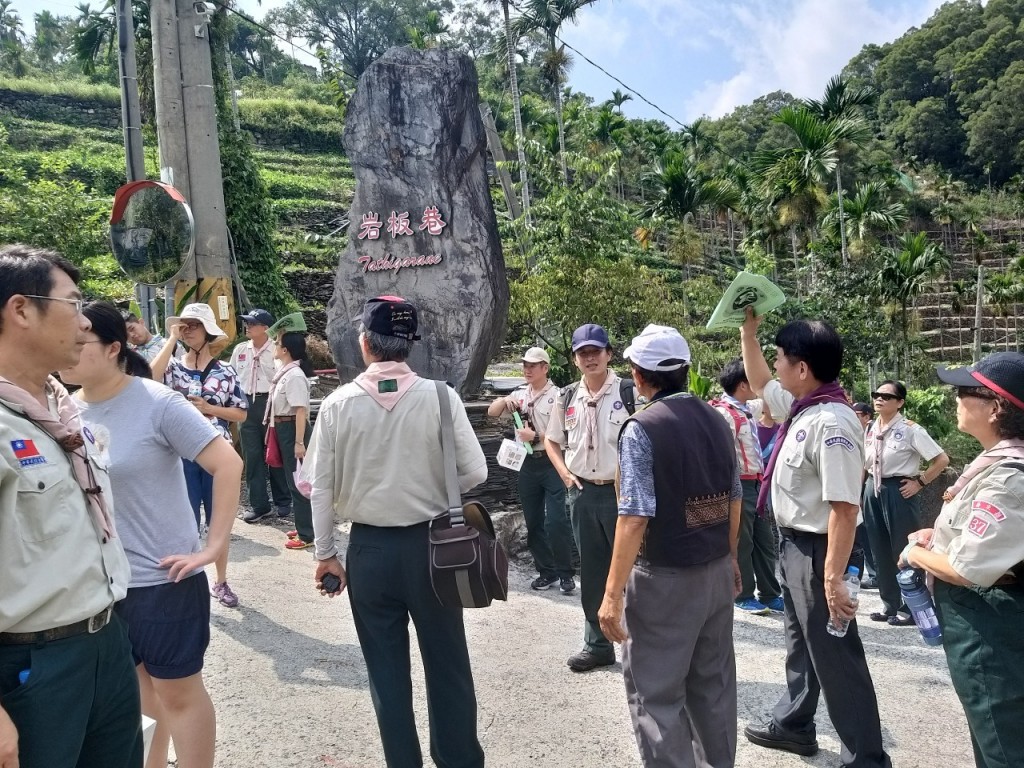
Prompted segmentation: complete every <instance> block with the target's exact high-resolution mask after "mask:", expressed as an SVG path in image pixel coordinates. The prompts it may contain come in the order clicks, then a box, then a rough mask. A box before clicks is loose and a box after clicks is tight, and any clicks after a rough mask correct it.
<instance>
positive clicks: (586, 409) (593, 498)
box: [544, 323, 629, 672]
mask: <svg viewBox="0 0 1024 768" xmlns="http://www.w3.org/2000/svg"><path fill="white" fill-rule="evenodd" d="M572 353H573V360H574V361H575V363H576V367H578V368H579V369H580V371H582V373H583V378H582V379H581V380H580V381H579V383H578V384H577V385H576V386H575V388H571V387H570V388H568V389H567V390H566V391H565V392H564V393H562V394H560V395H559V396H558V398H556V399H555V407H554V410H553V411H552V413H551V420H550V421H549V422H548V429H547V432H546V433H545V435H544V446H545V448H546V450H547V452H548V456H549V457H550V458H551V463H552V464H553V465H554V467H555V469H556V470H557V471H558V474H559V476H561V478H562V482H563V483H564V484H565V487H566V488H568V490H569V503H570V504H571V505H572V528H573V534H574V535H575V536H576V546H577V547H578V548H579V551H580V597H581V601H582V603H583V614H584V616H585V618H586V625H585V628H584V632H583V649H582V650H581V651H580V652H579V653H576V654H573V655H572V656H570V657H569V659H568V661H567V662H566V663H567V664H568V665H569V669H571V670H572V671H573V672H588V671H590V670H591V669H594V668H596V667H606V666H609V665H611V664H614V663H615V648H614V647H613V646H612V644H611V642H610V641H609V640H608V638H606V637H605V636H604V633H603V632H602V631H601V625H600V623H599V621H598V617H597V613H598V610H599V609H600V607H601V600H602V599H603V598H604V585H605V581H606V580H607V579H608V568H609V566H610V565H611V560H612V546H613V544H614V543H615V523H616V521H617V520H618V516H619V510H618V500H617V499H616V498H615V470H616V468H617V467H618V452H617V443H618V439H619V430H620V429H622V425H623V424H624V423H625V421H626V419H627V418H628V417H629V410H628V409H627V407H626V404H625V403H624V402H623V398H622V390H621V383H620V382H621V379H620V378H619V377H618V376H617V375H616V374H615V372H614V371H610V370H608V363H609V361H610V360H611V359H612V345H611V343H610V342H609V341H608V334H607V333H606V332H605V330H604V328H602V327H601V326H600V325H594V324H593V323H589V324H587V325H583V326H580V327H579V328H577V329H576V331H575V332H574V333H573V335H572ZM563 448H564V450H565V455H564V457H563V455H562V451H563Z"/></svg>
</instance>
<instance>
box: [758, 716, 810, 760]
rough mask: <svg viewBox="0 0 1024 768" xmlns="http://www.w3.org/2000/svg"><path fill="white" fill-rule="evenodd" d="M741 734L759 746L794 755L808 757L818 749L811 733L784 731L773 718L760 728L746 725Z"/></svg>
mask: <svg viewBox="0 0 1024 768" xmlns="http://www.w3.org/2000/svg"><path fill="white" fill-rule="evenodd" d="M743 735H744V736H746V737H747V741H749V742H751V743H752V744H757V746H759V747H767V748H768V749H781V750H783V751H785V752H792V753H793V754H794V755H803V756H804V757H810V756H811V755H813V754H816V753H817V751H818V740H817V739H816V738H814V736H813V735H809V734H807V735H805V734H802V733H792V732H790V731H784V730H782V728H781V727H779V726H778V725H776V723H775V721H774V720H769V721H768V722H767V723H765V724H764V725H763V726H761V727H760V728H755V727H754V726H751V725H748V726H747V727H746V728H744V729H743Z"/></svg>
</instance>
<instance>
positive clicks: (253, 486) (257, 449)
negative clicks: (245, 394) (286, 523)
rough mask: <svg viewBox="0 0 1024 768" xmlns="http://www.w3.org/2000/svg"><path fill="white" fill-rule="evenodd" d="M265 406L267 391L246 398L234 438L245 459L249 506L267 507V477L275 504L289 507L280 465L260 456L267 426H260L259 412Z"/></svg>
mask: <svg viewBox="0 0 1024 768" xmlns="http://www.w3.org/2000/svg"><path fill="white" fill-rule="evenodd" d="M266 408H267V395H265V394H264V395H255V396H254V397H250V398H249V410H248V411H246V413H245V421H243V422H242V423H241V424H239V425H238V439H239V442H240V443H241V446H242V460H243V461H244V462H245V487H246V488H248V489H249V506H251V507H252V508H253V511H255V512H269V511H270V496H267V479H268V478H269V479H270V493H271V496H273V498H274V505H275V506H277V507H290V506H291V503H292V501H291V496H290V495H289V494H288V482H287V480H285V477H284V470H282V469H281V468H280V467H268V466H267V462H266V460H265V459H264V452H265V450H266V442H265V437H266V434H267V428H266V427H264V426H263V414H264V412H265V410H266Z"/></svg>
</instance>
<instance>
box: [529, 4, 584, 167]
mask: <svg viewBox="0 0 1024 768" xmlns="http://www.w3.org/2000/svg"><path fill="white" fill-rule="evenodd" d="M594 2H597V0H526V2H525V3H523V6H522V14H521V15H520V16H519V18H517V19H516V20H515V21H514V22H513V24H512V27H513V29H514V30H515V31H516V32H517V33H519V34H528V33H530V32H532V31H534V30H538V31H540V32H543V33H544V36H545V37H546V38H547V41H548V64H547V68H548V70H549V72H550V73H551V75H552V78H553V88H552V90H553V91H554V95H555V115H556V117H557V118H558V155H559V165H560V166H561V169H562V181H563V182H568V181H569V169H568V168H567V167H566V163H565V125H564V124H563V119H562V112H563V107H562V82H561V81H562V71H561V70H562V63H563V62H567V61H568V56H567V55H566V54H565V46H564V45H563V46H562V47H561V48H562V50H561V51H559V46H558V32H559V30H560V29H561V28H562V24H564V23H565V22H567V21H575V20H576V13H577V12H578V11H579V10H580V9H581V8H583V7H584V6H586V5H590V4H592V3H594Z"/></svg>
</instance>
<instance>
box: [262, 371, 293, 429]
mask: <svg viewBox="0 0 1024 768" xmlns="http://www.w3.org/2000/svg"><path fill="white" fill-rule="evenodd" d="M298 367H299V361H298V360H292V361H291V362H290V363H288V365H284V366H281V368H280V370H278V372H277V373H275V374H274V378H273V379H272V380H271V382H270V394H269V395H268V396H267V407H266V408H265V409H264V411H263V423H264V424H271V423H273V413H274V394H275V393H276V392H277V383H278V382H279V381H280V380H281V379H283V378H284V375H285V374H286V373H288V371H290V370H291V369H292V368H298Z"/></svg>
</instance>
